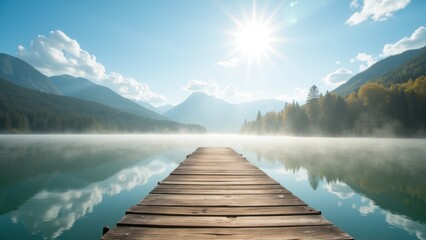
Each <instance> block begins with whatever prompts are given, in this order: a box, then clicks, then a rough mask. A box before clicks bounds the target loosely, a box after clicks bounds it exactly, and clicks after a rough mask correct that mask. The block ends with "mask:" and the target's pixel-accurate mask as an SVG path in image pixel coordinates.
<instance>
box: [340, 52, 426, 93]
mask: <svg viewBox="0 0 426 240" xmlns="http://www.w3.org/2000/svg"><path fill="white" fill-rule="evenodd" d="M425 54H426V47H423V48H419V49H413V50H408V51H405V52H403V53H400V54H397V55H393V56H390V57H388V58H385V59H383V60H380V61H378V62H377V63H375V64H373V65H372V66H370V67H369V68H368V69H366V70H365V71H363V72H360V73H358V74H356V75H355V76H353V77H352V78H350V79H349V80H348V81H347V82H346V83H344V84H342V85H340V86H339V87H337V88H336V89H334V90H333V91H332V93H336V94H339V95H341V96H346V95H348V94H350V93H352V92H356V91H358V89H359V88H360V87H361V86H362V85H364V84H365V83H367V82H381V83H386V85H387V86H389V85H390V84H392V83H401V82H404V81H408V80H409V79H410V78H404V77H403V76H400V77H399V78H398V79H394V76H395V75H393V74H392V73H395V71H396V72H401V69H404V68H405V67H406V66H407V65H411V64H416V63H417V61H418V60H419V58H420V59H423V60H422V61H419V62H418V63H421V62H423V63H424V61H425V60H424V59H425V57H426V56H425ZM412 67H413V66H412ZM423 69H424V68H423ZM424 74H425V72H423V73H422V74H416V76H415V77H414V78H413V80H414V79H415V78H417V77H420V76H423V75H424Z"/></svg>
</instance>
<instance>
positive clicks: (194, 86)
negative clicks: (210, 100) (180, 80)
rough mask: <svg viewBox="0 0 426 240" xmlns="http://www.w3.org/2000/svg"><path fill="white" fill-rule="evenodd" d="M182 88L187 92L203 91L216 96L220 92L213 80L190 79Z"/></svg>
mask: <svg viewBox="0 0 426 240" xmlns="http://www.w3.org/2000/svg"><path fill="white" fill-rule="evenodd" d="M182 89H183V90H185V91H188V92H203V93H206V94H208V95H212V96H218V95H219V93H220V89H219V85H217V83H216V82H215V81H201V80H190V81H188V82H187V83H186V85H185V86H183V87H182Z"/></svg>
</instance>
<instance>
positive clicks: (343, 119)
mask: <svg viewBox="0 0 426 240" xmlns="http://www.w3.org/2000/svg"><path fill="white" fill-rule="evenodd" d="M241 132H242V133H250V134H253V133H255V134H289V135H328V136H345V135H361V136H367V135H378V136H393V135H399V136H417V135H424V134H425V132H426V77H420V78H417V79H416V80H415V81H413V80H410V81H408V82H405V83H401V84H392V85H390V86H389V87H385V86H384V85H382V84H379V83H367V84H365V85H363V86H362V87H361V88H360V89H359V91H358V92H356V93H355V92H354V93H352V94H350V95H348V96H347V97H345V98H343V97H341V96H339V95H336V94H334V93H328V92H327V93H326V94H325V95H322V94H319V91H318V88H317V87H316V86H313V87H312V88H311V89H310V92H309V96H308V99H307V102H306V104H304V105H302V106H301V105H299V104H298V103H294V102H293V103H290V104H287V105H286V106H285V108H284V109H283V110H282V111H281V112H278V113H277V112H269V113H266V114H265V115H264V116H262V115H261V114H260V113H259V114H258V117H257V119H256V120H254V121H249V122H246V123H245V124H244V126H243V127H242V129H241Z"/></svg>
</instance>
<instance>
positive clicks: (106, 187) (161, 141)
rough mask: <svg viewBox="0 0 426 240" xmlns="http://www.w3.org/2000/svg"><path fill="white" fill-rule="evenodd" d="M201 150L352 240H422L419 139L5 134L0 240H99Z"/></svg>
mask: <svg viewBox="0 0 426 240" xmlns="http://www.w3.org/2000/svg"><path fill="white" fill-rule="evenodd" d="M201 146H206V147H214V146H228V147H232V148H234V149H235V150H236V151H237V152H239V153H242V154H243V155H244V156H246V157H247V159H248V160H250V161H251V162H253V163H254V164H255V165H257V166H259V167H260V168H261V169H262V170H264V171H265V172H266V173H267V174H268V175H270V176H271V177H273V178H274V179H276V180H277V181H279V182H280V183H281V184H282V185H283V186H284V187H286V188H287V189H289V190H290V191H292V192H293V193H294V194H295V195H297V196H298V197H300V198H301V199H302V200H303V201H305V202H306V203H308V204H309V205H311V206H312V207H314V208H317V209H319V210H321V211H322V213H323V215H324V216H325V217H326V218H328V219H329V220H330V221H332V222H333V223H334V224H335V225H337V226H338V227H340V228H342V229H343V230H344V231H346V232H348V233H349V234H350V235H352V236H353V237H355V238H356V239H378V238H382V239H425V238H426V188H425V187H424V186H426V176H425V175H424V173H425V172H426V159H425V156H426V140H420V139H378V138H369V139H363V138H301V137H266V136H260V137H259V136H239V135H31V136H25V135H13V136H7V135H3V136H0V156H1V160H0V211H1V216H0V228H1V229H2V231H0V239H97V238H99V237H100V232H101V229H102V227H103V226H104V225H110V226H114V225H115V223H116V222H117V221H119V219H120V218H121V217H122V216H123V215H124V212H125V210H126V209H127V208H129V207H130V206H132V205H135V204H136V203H138V202H139V201H140V200H141V199H142V198H143V197H144V196H146V195H147V194H148V193H149V191H150V190H152V188H154V187H155V185H156V183H157V181H161V180H162V179H163V178H165V177H166V176H167V175H168V174H169V173H170V172H171V171H172V170H173V169H174V168H175V167H176V166H177V165H178V163H179V162H180V161H182V160H184V158H185V156H186V155H187V154H188V153H191V152H193V151H194V150H195V149H196V148H197V147H201ZM82 234H83V235H82Z"/></svg>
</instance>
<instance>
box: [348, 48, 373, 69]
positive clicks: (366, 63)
mask: <svg viewBox="0 0 426 240" xmlns="http://www.w3.org/2000/svg"><path fill="white" fill-rule="evenodd" d="M354 62H362V63H363V64H360V65H359V71H360V72H362V71H364V70H366V69H367V68H369V67H370V66H371V65H373V64H375V63H376V62H377V60H376V58H375V57H373V55H369V54H367V53H358V54H357V55H356V56H355V58H352V59H351V63H354Z"/></svg>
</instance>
